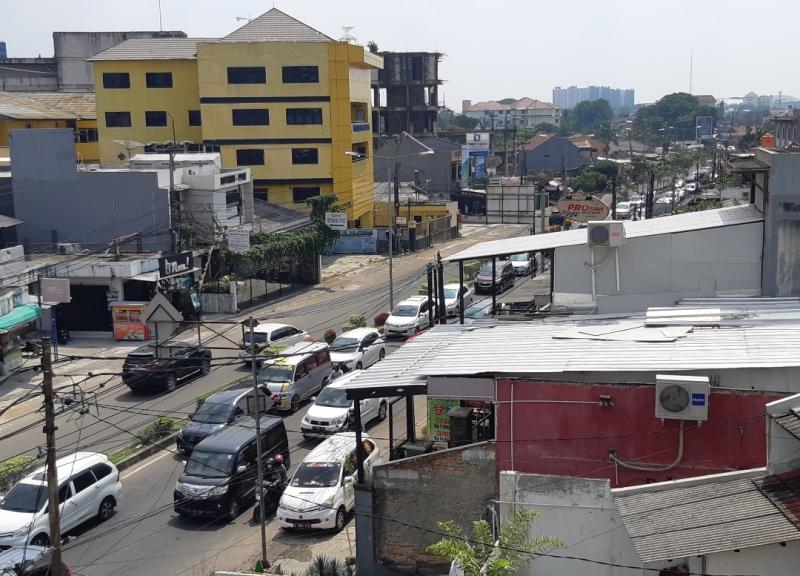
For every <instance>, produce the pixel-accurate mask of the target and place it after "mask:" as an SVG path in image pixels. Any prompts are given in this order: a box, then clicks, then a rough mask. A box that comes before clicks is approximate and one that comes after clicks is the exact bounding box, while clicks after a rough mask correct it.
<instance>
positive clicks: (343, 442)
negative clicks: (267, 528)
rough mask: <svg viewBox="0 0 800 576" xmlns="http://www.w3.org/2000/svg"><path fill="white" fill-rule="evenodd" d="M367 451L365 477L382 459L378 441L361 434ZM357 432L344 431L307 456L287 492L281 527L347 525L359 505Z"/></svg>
mask: <svg viewBox="0 0 800 576" xmlns="http://www.w3.org/2000/svg"><path fill="white" fill-rule="evenodd" d="M361 442H362V446H363V447H364V452H365V453H366V459H365V460H364V476H365V480H366V481H369V480H370V479H371V478H372V469H373V467H374V466H376V465H378V464H380V463H381V462H382V459H381V455H380V448H379V447H378V444H377V443H376V442H375V441H374V440H373V439H372V438H370V437H369V436H367V435H366V434H362V435H361ZM356 475H357V472H356V439H355V432H340V433H339V434H335V435H334V436H331V437H330V438H328V439H327V440H325V441H324V442H322V443H321V444H320V445H319V446H317V447H316V448H314V449H313V450H312V451H311V452H309V453H308V455H306V457H305V458H304V459H303V462H302V464H300V466H298V468H297V470H295V472H294V474H293V475H292V479H291V481H290V482H289V486H287V488H286V490H285V491H284V492H283V496H282V497H281V500H280V503H279V504H278V512H277V514H276V516H277V519H278V524H279V525H280V527H281V528H284V529H291V528H304V529H310V528H317V529H318V528H323V529H325V528H329V529H333V530H336V531H337V532H338V531H340V530H342V529H343V528H344V525H345V523H346V522H347V514H348V513H349V512H350V511H351V510H352V509H353V507H354V506H355V494H354V487H355V484H356Z"/></svg>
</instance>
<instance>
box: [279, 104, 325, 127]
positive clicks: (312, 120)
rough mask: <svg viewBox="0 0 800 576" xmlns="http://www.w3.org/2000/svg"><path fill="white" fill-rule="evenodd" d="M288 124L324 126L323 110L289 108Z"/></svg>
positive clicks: (287, 112)
mask: <svg viewBox="0 0 800 576" xmlns="http://www.w3.org/2000/svg"><path fill="white" fill-rule="evenodd" d="M286 123H287V124H322V108H287V109H286Z"/></svg>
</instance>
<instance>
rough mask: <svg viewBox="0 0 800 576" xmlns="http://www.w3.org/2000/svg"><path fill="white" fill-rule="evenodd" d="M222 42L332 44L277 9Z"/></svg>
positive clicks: (252, 21) (232, 33)
mask: <svg viewBox="0 0 800 576" xmlns="http://www.w3.org/2000/svg"><path fill="white" fill-rule="evenodd" d="M222 40H223V41H224V42H333V38H330V37H329V36H326V35H325V34H323V33H322V32H320V31H319V30H314V29H313V28H312V27H311V26H308V25H307V24H303V23H302V22H300V21H299V20H297V19H295V18H292V17H291V16H289V15H288V14H286V13H284V12H281V11H280V10H278V9H277V8H272V9H271V10H269V11H268V12H265V13H264V14H262V15H261V16H259V17H258V18H255V19H253V20H251V21H250V22H248V23H247V24H245V25H244V26H242V27H241V28H239V29H238V30H234V31H233V32H231V33H230V34H228V35H227V36H225V37H224V38H223V39H222Z"/></svg>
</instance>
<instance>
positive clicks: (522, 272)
mask: <svg viewBox="0 0 800 576" xmlns="http://www.w3.org/2000/svg"><path fill="white" fill-rule="evenodd" d="M509 261H510V262H511V265H512V266H513V267H514V274H516V275H517V276H530V275H531V271H532V270H533V269H534V267H535V266H534V262H536V260H535V258H533V257H532V256H531V255H530V253H528V252H522V253H521V254H512V255H511V257H510V258H509Z"/></svg>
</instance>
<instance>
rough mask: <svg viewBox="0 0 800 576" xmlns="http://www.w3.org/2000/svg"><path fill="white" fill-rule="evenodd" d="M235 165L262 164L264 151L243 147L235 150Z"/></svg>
mask: <svg viewBox="0 0 800 576" xmlns="http://www.w3.org/2000/svg"><path fill="white" fill-rule="evenodd" d="M236 164H237V166H263V165H264V151H263V150H258V149H256V148H249V149H248V148H245V149H242V150H237V151H236Z"/></svg>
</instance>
